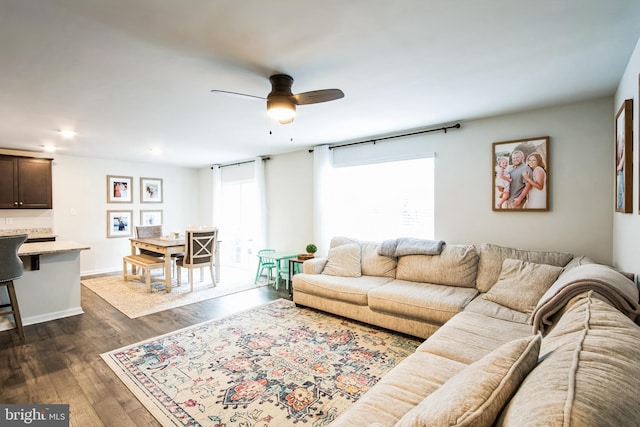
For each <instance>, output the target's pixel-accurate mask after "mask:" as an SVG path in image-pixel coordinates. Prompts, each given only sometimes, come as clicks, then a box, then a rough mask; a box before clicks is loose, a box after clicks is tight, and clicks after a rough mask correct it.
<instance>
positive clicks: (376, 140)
mask: <svg viewBox="0 0 640 427" xmlns="http://www.w3.org/2000/svg"><path fill="white" fill-rule="evenodd" d="M448 129H460V123H456V124H455V125H451V126H443V127H441V128H437V129H427V130H420V131H417V132H411V133H403V134H402V135H393V136H383V137H381V138H374V139H368V140H366V141H360V142H350V143H348V144H340V145H330V146H329V150H333V149H334V148H340V147H348V146H351V145H359V144H368V143H371V142H373V143H374V144H375V143H376V142H378V141H384V140H385V139H394V138H403V137H405V136H412V135H420V134H423V133H429V132H440V131H442V132H444V133H447V130H448Z"/></svg>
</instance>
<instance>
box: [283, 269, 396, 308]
mask: <svg viewBox="0 0 640 427" xmlns="http://www.w3.org/2000/svg"><path fill="white" fill-rule="evenodd" d="M392 280H393V279H392V278H390V277H375V276H361V277H342V276H327V275H325V274H305V273H300V274H296V275H295V276H293V289H294V291H295V292H304V293H306V294H309V295H316V296H318V297H322V298H330V299H334V300H339V301H344V302H348V303H352V304H357V305H367V304H368V297H367V295H368V293H369V291H370V290H371V289H374V288H376V287H378V286H382V285H384V284H385V283H389V282H390V281H392Z"/></svg>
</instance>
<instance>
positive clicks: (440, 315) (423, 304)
mask: <svg viewBox="0 0 640 427" xmlns="http://www.w3.org/2000/svg"><path fill="white" fill-rule="evenodd" d="M477 294H478V291H477V290H476V289H475V288H474V289H471V288H459V287H456V286H444V285H434V284H430V283H416V282H407V281H404V280H397V279H396V280H394V281H392V282H390V283H387V284H386V285H384V286H380V287H377V288H375V289H371V291H369V308H371V310H374V311H382V312H385V313H391V314H395V315H399V316H403V317H409V318H414V319H420V320H425V321H427V322H430V323H434V324H437V325H442V324H443V323H445V322H446V321H447V320H449V319H451V318H452V317H453V316H454V315H456V314H458V313H460V312H461V311H462V310H463V309H464V306H465V305H467V304H468V303H469V302H470V301H471V300H472V299H473V297H475V296H476V295H477Z"/></svg>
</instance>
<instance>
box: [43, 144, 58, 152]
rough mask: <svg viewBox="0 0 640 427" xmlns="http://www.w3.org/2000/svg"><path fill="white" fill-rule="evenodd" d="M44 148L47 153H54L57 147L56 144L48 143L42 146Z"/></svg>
mask: <svg viewBox="0 0 640 427" xmlns="http://www.w3.org/2000/svg"><path fill="white" fill-rule="evenodd" d="M42 150H44V151H46V152H47V153H53V152H54V151H56V147H55V146H54V145H51V144H47V145H43V146H42Z"/></svg>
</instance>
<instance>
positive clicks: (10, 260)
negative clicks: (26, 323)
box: [0, 234, 27, 341]
mask: <svg viewBox="0 0 640 427" xmlns="http://www.w3.org/2000/svg"><path fill="white" fill-rule="evenodd" d="M25 240H27V235H26V234H18V235H15V236H0V286H5V287H6V288H7V293H8V294H9V303H8V304H0V316H9V315H13V319H14V322H15V324H16V329H17V330H18V335H20V339H21V340H23V341H24V328H23V327H22V318H20V309H19V308H18V299H17V298H16V290H15V288H14V287H13V281H14V280H15V279H18V278H20V277H22V273H23V272H24V266H23V265H22V260H21V259H20V257H18V248H19V247H20V246H21V245H22V244H23V243H24V242H25ZM5 308H9V310H8V311H7V310H4V309H5Z"/></svg>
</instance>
